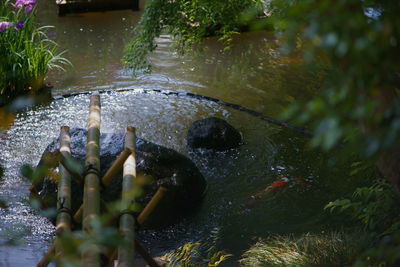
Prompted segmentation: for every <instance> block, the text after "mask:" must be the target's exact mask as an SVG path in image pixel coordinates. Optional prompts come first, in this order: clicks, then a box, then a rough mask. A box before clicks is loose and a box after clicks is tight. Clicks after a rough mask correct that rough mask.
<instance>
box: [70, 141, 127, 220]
mask: <svg viewBox="0 0 400 267" xmlns="http://www.w3.org/2000/svg"><path fill="white" fill-rule="evenodd" d="M131 153H132V151H131V150H130V149H128V148H125V149H124V150H122V152H121V153H120V154H119V156H118V157H117V159H116V160H115V161H114V163H113V164H112V165H111V167H110V168H109V169H108V171H107V172H106V174H104V176H103V178H102V184H103V185H104V186H108V185H109V184H110V183H111V181H112V179H114V178H115V177H116V176H117V174H118V173H119V172H120V171H121V170H122V167H123V165H124V162H125V160H126V159H127V158H128V157H129V155H130V154H131ZM82 215H83V205H81V206H80V207H79V209H78V210H77V211H76V212H75V214H74V221H75V222H77V223H81V222H82Z"/></svg>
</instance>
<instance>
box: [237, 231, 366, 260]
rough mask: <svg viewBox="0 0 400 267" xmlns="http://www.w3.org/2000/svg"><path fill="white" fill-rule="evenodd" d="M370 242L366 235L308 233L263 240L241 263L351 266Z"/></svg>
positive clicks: (244, 255)
mask: <svg viewBox="0 0 400 267" xmlns="http://www.w3.org/2000/svg"><path fill="white" fill-rule="evenodd" d="M370 243H371V236H369V235H368V234H365V233H359V232H353V233H346V232H341V231H340V232H328V233H319V234H313V233H305V234H302V235H300V236H297V237H296V236H293V235H287V236H271V237H269V238H267V239H260V240H258V242H257V243H256V244H254V245H253V246H252V247H251V248H250V249H249V250H248V251H246V252H245V253H244V254H243V258H242V259H241V260H240V263H241V266H271V267H272V266H276V267H277V266H282V267H283V266H298V267H300V266H351V265H352V264H354V263H355V262H356V260H357V257H358V255H359V254H360V253H361V252H362V251H364V250H365V249H366V248H367V246H368V244H370Z"/></svg>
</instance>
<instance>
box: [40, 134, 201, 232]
mask: <svg viewBox="0 0 400 267" xmlns="http://www.w3.org/2000/svg"><path fill="white" fill-rule="evenodd" d="M86 133H87V131H86V130H85V129H81V128H74V129H71V131H70V134H71V141H72V142H71V153H72V156H73V157H74V158H75V159H77V160H79V161H80V162H81V163H82V165H83V164H84V160H85V154H86V140H87V137H86ZM58 142H59V141H58V139H57V140H54V141H53V142H52V143H50V144H49V145H48V146H47V148H46V150H45V152H44V153H43V156H44V155H49V153H50V154H51V153H53V152H54V151H56V150H57V149H58V148H59V145H58ZM123 146H124V136H123V135H122V134H116V133H102V134H101V136H100V150H101V152H100V162H101V167H100V168H101V175H104V173H105V172H106V171H107V170H108V168H109V167H110V166H111V164H112V162H113V161H114V160H115V159H116V157H117V156H118V155H119V154H120V152H121V151H122V149H123ZM43 156H42V158H43ZM136 160H137V177H138V179H139V177H142V178H143V177H151V179H150V182H148V181H149V179H147V180H146V179H142V181H145V182H144V183H142V185H141V189H143V191H144V194H142V196H141V197H140V198H139V199H138V202H139V203H141V204H142V207H143V206H144V205H145V204H146V203H147V202H148V201H149V200H150V199H151V197H152V196H153V195H154V193H155V192H156V191H157V189H158V187H159V186H161V185H163V186H165V187H167V188H168V189H169V191H168V194H167V197H165V198H164V199H163V201H162V202H161V203H160V206H159V207H158V208H157V209H156V210H155V211H154V213H153V215H152V216H151V217H150V218H149V220H148V223H147V225H149V226H150V227H158V226H162V225H165V224H168V223H171V222H172V221H174V220H176V218H178V217H179V216H180V215H182V214H184V213H186V212H188V211H191V210H193V209H194V207H196V206H197V204H199V202H200V200H201V199H202V196H203V194H204V191H205V188H206V182H205V179H204V177H203V176H202V174H201V173H200V172H199V170H198V169H197V167H196V166H195V164H194V163H193V162H192V161H191V160H190V159H189V158H187V157H186V156H184V155H182V154H180V153H178V152H176V151H175V150H172V149H169V148H166V147H163V146H160V145H156V144H154V143H151V142H148V141H145V140H143V139H137V142H136ZM41 162H42V161H41ZM121 181H122V172H121V173H120V174H119V175H118V177H116V179H114V180H113V182H112V183H111V184H110V185H109V186H108V187H107V188H106V189H105V190H104V191H103V192H102V193H101V195H102V198H103V199H104V200H105V201H107V202H111V201H114V200H117V199H118V198H119V197H120V193H121ZM146 181H147V182H146ZM39 190H40V195H41V196H42V197H43V199H45V201H46V202H47V203H48V205H49V206H53V207H54V206H55V205H56V191H57V185H56V183H55V182H53V181H52V180H51V179H49V178H46V179H45V180H44V182H43V183H42V184H40V185H39ZM82 195H83V185H82V184H79V183H78V182H76V181H73V183H72V210H73V211H76V210H77V209H78V207H79V206H80V205H81V203H82Z"/></svg>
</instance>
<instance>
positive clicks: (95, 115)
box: [82, 94, 100, 267]
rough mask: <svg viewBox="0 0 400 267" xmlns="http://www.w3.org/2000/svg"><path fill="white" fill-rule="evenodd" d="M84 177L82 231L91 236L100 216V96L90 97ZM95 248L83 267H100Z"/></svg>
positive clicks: (98, 256) (89, 253)
mask: <svg viewBox="0 0 400 267" xmlns="http://www.w3.org/2000/svg"><path fill="white" fill-rule="evenodd" d="M85 167H86V176H85V185H84V190H83V221H82V226H83V230H84V231H85V232H86V233H87V234H89V235H90V234H91V232H92V231H91V224H92V221H93V220H96V219H98V217H99V215H100V190H99V188H100V181H99V172H100V95H98V94H96V95H92V96H90V105H89V119H88V132H87V146H86V161H85ZM97 251H98V249H97V246H96V245H95V244H92V245H91V246H90V247H89V248H88V250H87V251H86V252H84V253H83V258H82V259H83V265H84V266H89V267H90V266H96V267H97V266H100V255H99V253H98V252H97Z"/></svg>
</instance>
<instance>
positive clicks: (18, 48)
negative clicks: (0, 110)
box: [0, 0, 70, 102]
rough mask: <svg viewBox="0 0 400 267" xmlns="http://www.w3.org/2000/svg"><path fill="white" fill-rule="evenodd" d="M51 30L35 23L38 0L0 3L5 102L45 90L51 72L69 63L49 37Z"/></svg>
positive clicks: (0, 82)
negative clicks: (45, 81)
mask: <svg viewBox="0 0 400 267" xmlns="http://www.w3.org/2000/svg"><path fill="white" fill-rule="evenodd" d="M49 28H50V27H49V26H45V27H38V25H37V24H36V23H35V0H17V1H16V2H15V3H13V2H11V1H8V0H7V1H2V2H1V3H0V58H1V64H0V96H1V97H3V101H2V102H8V101H9V100H10V99H12V98H13V97H15V96H17V95H20V94H23V93H26V92H29V91H36V90H39V89H41V87H42V86H43V83H44V78H45V75H46V73H47V72H48V70H50V69H53V68H58V69H63V67H62V65H69V64H70V63H69V61H68V60H66V59H64V58H63V57H62V53H61V54H56V53H57V45H56V43H55V42H54V41H52V40H50V39H48V38H47V36H46V30H48V29H49Z"/></svg>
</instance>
